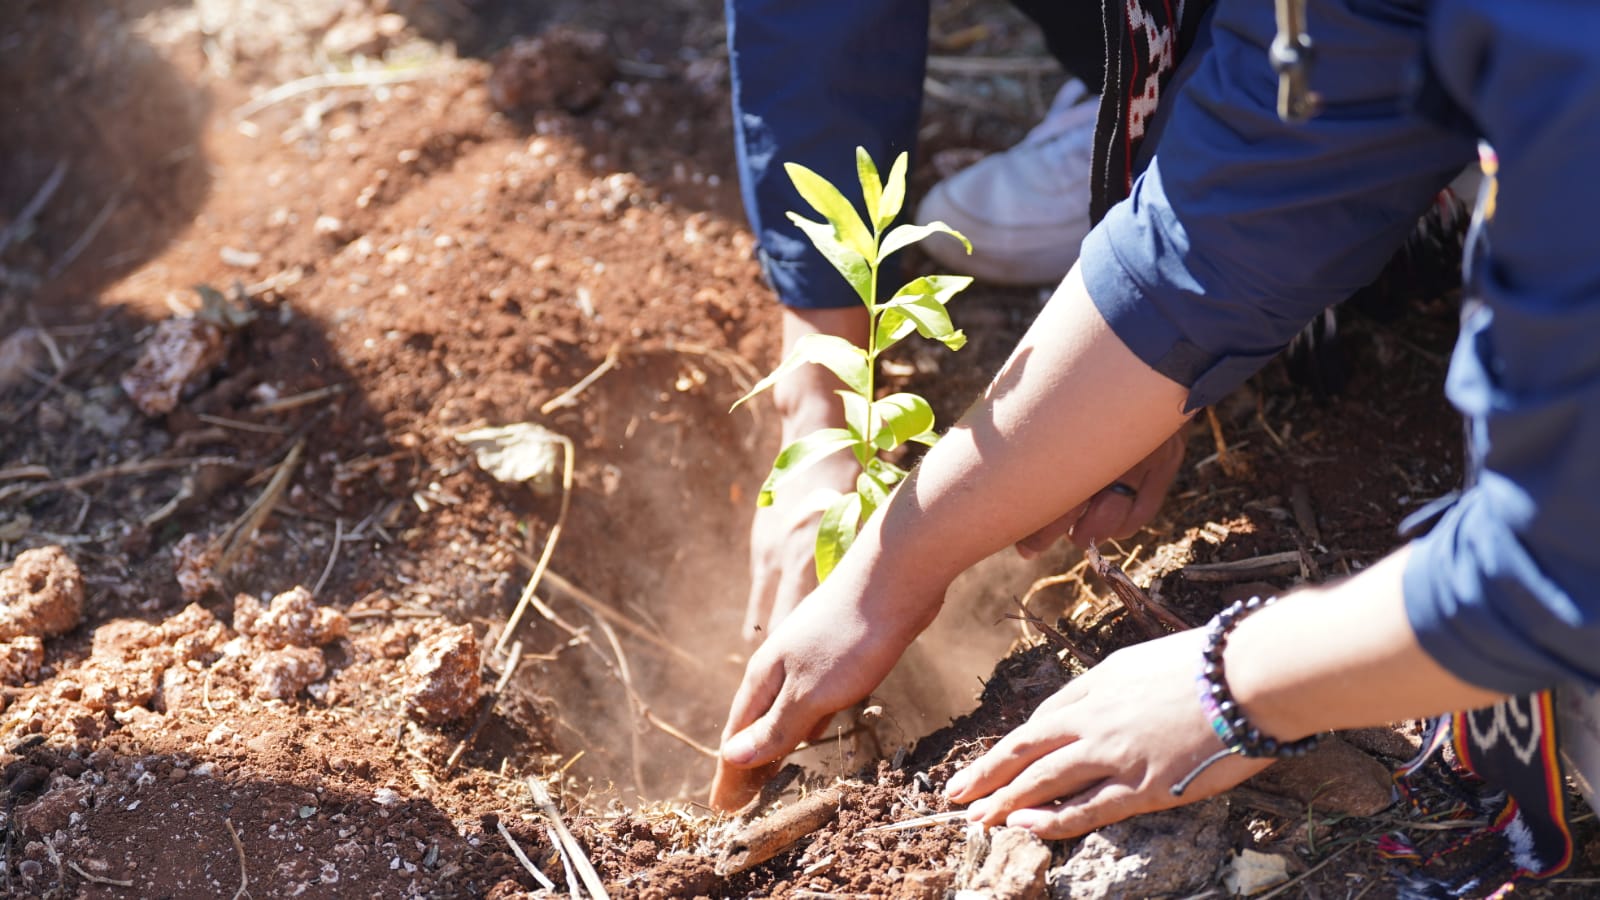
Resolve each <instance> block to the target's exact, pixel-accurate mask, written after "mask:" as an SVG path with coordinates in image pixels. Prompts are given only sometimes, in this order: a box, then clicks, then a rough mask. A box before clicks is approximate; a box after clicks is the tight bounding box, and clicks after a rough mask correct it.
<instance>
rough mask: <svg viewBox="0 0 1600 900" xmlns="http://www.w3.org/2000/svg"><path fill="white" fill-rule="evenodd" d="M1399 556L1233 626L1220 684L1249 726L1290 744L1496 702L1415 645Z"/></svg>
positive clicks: (1402, 561)
mask: <svg viewBox="0 0 1600 900" xmlns="http://www.w3.org/2000/svg"><path fill="white" fill-rule="evenodd" d="M1406 554H1407V550H1405V549H1401V550H1399V551H1397V552H1395V553H1393V554H1391V555H1390V556H1389V557H1387V558H1385V559H1384V560H1383V561H1382V562H1380V563H1378V564H1377V565H1375V566H1373V567H1372V568H1370V569H1367V570H1366V571H1364V572H1362V573H1360V574H1359V575H1356V576H1355V577H1353V578H1349V579H1346V580H1344V581H1342V582H1339V583H1337V584H1335V585H1332V586H1329V587H1322V588H1312V589H1308V590H1303V591H1299V592H1297V593H1296V594H1295V595H1294V596H1291V597H1286V598H1285V599H1284V600H1283V601H1282V602H1280V603H1277V604H1274V605H1273V606H1271V607H1268V608H1267V609H1265V610H1263V611H1261V612H1260V613H1257V614H1256V615H1254V616H1252V617H1250V618H1249V619H1246V620H1245V621H1244V622H1242V623H1240V625H1239V626H1238V628H1237V629H1236V630H1235V632H1234V634H1233V636H1232V637H1231V638H1230V640H1229V643H1228V650H1227V655H1226V670H1227V678H1228V683H1229V687H1230V688H1231V689H1232V691H1233V694H1234V697H1235V698H1236V699H1237V700H1238V701H1239V704H1240V706H1241V707H1242V708H1243V709H1244V711H1245V713H1246V714H1247V715H1248V716H1249V717H1250V719H1251V721H1252V723H1254V724H1255V725H1256V727H1258V728H1260V729H1261V730H1262V731H1263V732H1264V733H1267V734H1271V735H1273V736H1274V737H1278V738H1280V739H1295V738H1300V737H1304V736H1306V735H1308V734H1314V733H1316V732H1320V731H1328V730H1333V729H1339V728H1358V727H1362V726H1368V725H1381V724H1385V723H1388V722H1394V721H1398V720H1401V719H1407V718H1418V717H1422V716H1431V715H1436V714H1439V713H1444V712H1449V711H1452V710H1459V709H1472V708H1476V707H1479V706H1485V705H1487V704H1490V703H1493V702H1495V701H1496V700H1498V699H1500V695H1498V694H1495V693H1493V692H1492V691H1487V690H1484V689H1483V688H1479V687H1476V686H1474V685H1471V684H1468V683H1466V682H1463V681H1461V680H1460V679H1458V678H1456V677H1455V676H1454V675H1451V674H1450V673H1449V672H1448V671H1446V670H1445V669H1444V668H1442V667H1441V666H1439V664H1438V663H1436V662H1434V661H1433V658H1432V657H1430V656H1429V655H1428V654H1427V652H1426V651H1424V650H1423V649H1422V647H1421V646H1420V645H1419V644H1418V643H1417V640H1416V637H1415V635H1414V634H1413V632H1412V630H1411V625H1410V623H1409V622H1408V621H1407V619H1406V613H1405V603H1404V594H1403V591H1402V587H1401V573H1402V572H1403V571H1404V570H1405V559H1406ZM1197 665H1198V663H1197Z"/></svg>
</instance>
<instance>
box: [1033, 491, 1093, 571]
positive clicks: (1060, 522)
mask: <svg viewBox="0 0 1600 900" xmlns="http://www.w3.org/2000/svg"><path fill="white" fill-rule="evenodd" d="M1088 508H1089V504H1088V503H1080V504H1078V505H1077V506H1074V507H1073V508H1072V509H1070V510H1068V511H1067V513H1066V514H1065V515H1063V516H1061V517H1060V518H1057V519H1056V520H1055V521H1053V522H1051V523H1050V524H1048V525H1046V526H1044V527H1043V528H1041V529H1039V530H1038V531H1035V532H1034V533H1033V534H1030V535H1028V536H1027V537H1025V538H1023V539H1022V540H1020V541H1017V543H1016V548H1017V554H1018V555H1019V556H1021V557H1022V558H1023V559H1033V558H1034V557H1036V556H1038V555H1039V554H1041V553H1043V552H1044V551H1046V550H1048V549H1050V545H1052V544H1054V543H1055V542H1056V541H1059V540H1061V538H1062V537H1064V536H1066V534H1067V533H1068V532H1070V531H1071V530H1072V526H1073V525H1074V524H1075V523H1076V522H1077V521H1078V519H1079V518H1080V517H1081V516H1082V515H1083V511H1084V510H1085V509H1088Z"/></svg>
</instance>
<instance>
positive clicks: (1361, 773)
mask: <svg viewBox="0 0 1600 900" xmlns="http://www.w3.org/2000/svg"><path fill="white" fill-rule="evenodd" d="M1248 784H1249V786H1250V787H1253V788H1256V789H1257V790H1261V791H1265V792H1267V793H1269V794H1276V795H1278V796H1280V797H1288V798H1290V799H1291V800H1294V801H1296V802H1298V803H1303V804H1307V805H1310V806H1311V807H1312V809H1313V810H1314V811H1315V812H1317V813H1318V814H1324V813H1326V814H1331V815H1342V816H1371V815H1376V814H1377V813H1379V812H1381V811H1383V810H1385V809H1387V808H1388V807H1389V806H1390V805H1391V804H1393V803H1394V801H1395V790H1394V779H1393V778H1392V777H1391V776H1390V774H1389V769H1388V767H1387V766H1385V765H1384V764H1383V763H1381V762H1378V761H1377V760H1376V759H1373V758H1372V757H1370V756H1368V755H1367V754H1365V753H1362V752H1361V751H1360V750H1357V749H1356V748H1355V747H1354V746H1352V745H1351V744H1349V743H1347V742H1345V741H1343V740H1340V739H1339V738H1337V737H1325V738H1323V740H1322V742H1321V743H1320V744H1319V745H1318V747H1317V749H1316V750H1314V751H1312V752H1310V753H1308V754H1306V755H1305V756H1300V757H1295V758H1292V759H1285V760H1280V761H1279V762H1278V763H1277V764H1276V765H1273V766H1271V767H1269V768H1267V769H1266V770H1264V771H1263V772H1262V773H1261V774H1259V775H1257V776H1255V777H1254V778H1252V779H1250V781H1249V782H1248Z"/></svg>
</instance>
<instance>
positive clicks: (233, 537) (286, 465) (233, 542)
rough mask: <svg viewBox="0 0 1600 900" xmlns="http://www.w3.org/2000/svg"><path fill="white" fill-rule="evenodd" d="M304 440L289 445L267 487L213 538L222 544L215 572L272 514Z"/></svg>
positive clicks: (226, 564) (229, 564) (223, 570)
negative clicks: (231, 522)
mask: <svg viewBox="0 0 1600 900" xmlns="http://www.w3.org/2000/svg"><path fill="white" fill-rule="evenodd" d="M305 449H306V440H305V438H301V439H299V440H298V441H295V442H294V446H292V447H290V448H289V453H288V455H287V456H285V457H284V458H283V462H281V463H278V467H277V469H276V470H275V471H274V472H273V473H272V478H271V479H269V480H268V481H267V486H266V487H265V488H263V489H262V491H261V494H260V495H259V496H257V497H256V499H255V502H253V503H251V504H250V506H249V507H248V508H246V509H245V511H244V513H243V514H241V515H240V516H239V518H238V519H237V520H236V521H235V522H234V523H233V524H232V525H230V526H228V528H227V529H226V530H224V531H223V532H222V534H220V535H218V536H217V540H218V541H219V542H221V543H222V544H223V548H224V549H223V551H222V556H221V557H220V558H219V559H218V560H217V566H216V573H217V574H218V575H224V574H226V573H227V571H228V570H229V569H231V568H232V567H233V564H234V563H235V562H237V561H238V559H239V555H240V554H241V553H243V552H244V548H245V546H246V545H248V544H249V543H250V540H251V538H252V537H254V535H255V533H256V530H257V529H259V528H260V527H261V524H262V523H263V522H265V521H266V519H267V516H268V515H270V514H271V513H272V508H273V507H274V506H277V505H278V498H279V497H282V496H283V492H284V489H285V488H287V487H288V486H289V479H290V478H291V477H293V475H294V470H295V467H296V466H298V465H299V464H300V454H301V453H303V452H305Z"/></svg>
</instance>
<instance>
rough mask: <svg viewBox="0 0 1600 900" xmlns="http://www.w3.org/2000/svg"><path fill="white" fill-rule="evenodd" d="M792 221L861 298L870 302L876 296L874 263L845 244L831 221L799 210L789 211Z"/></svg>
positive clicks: (864, 301) (862, 300) (863, 301)
mask: <svg viewBox="0 0 1600 900" xmlns="http://www.w3.org/2000/svg"><path fill="white" fill-rule="evenodd" d="M789 221H791V222H793V223H794V224H795V227H797V228H799V229H800V230H801V231H803V232H805V234H806V237H808V238H810V239H811V244H812V246H814V247H816V248H817V252H818V253H821V254H822V257H823V259H826V260H827V261H828V262H829V263H830V264H832V266H833V267H834V269H835V270H837V271H838V273H839V274H840V275H843V276H844V280H845V281H848V282H850V286H851V287H853V288H855V290H856V296H857V297H860V298H861V302H862V303H866V304H868V305H871V304H872V302H873V301H874V300H875V299H876V298H874V297H873V296H872V267H871V266H870V265H868V264H867V257H866V256H865V255H863V254H861V253H857V252H856V251H854V250H852V249H850V248H849V247H847V246H845V244H844V243H842V242H841V241H840V240H839V238H838V235H837V234H836V233H835V232H834V230H833V226H831V225H824V224H823V223H821V222H813V221H811V220H810V219H808V218H806V217H805V216H802V215H799V214H798V213H789ZM869 252H870V251H869Z"/></svg>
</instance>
